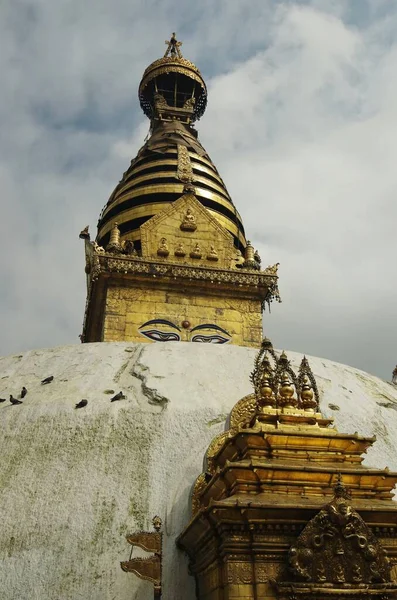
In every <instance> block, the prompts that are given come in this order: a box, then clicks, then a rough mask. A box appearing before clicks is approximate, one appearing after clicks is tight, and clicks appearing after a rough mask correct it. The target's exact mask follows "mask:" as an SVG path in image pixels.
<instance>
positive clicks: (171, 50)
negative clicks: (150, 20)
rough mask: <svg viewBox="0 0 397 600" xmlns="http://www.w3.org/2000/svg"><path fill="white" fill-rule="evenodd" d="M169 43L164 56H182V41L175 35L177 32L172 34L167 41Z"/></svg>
mask: <svg viewBox="0 0 397 600" xmlns="http://www.w3.org/2000/svg"><path fill="white" fill-rule="evenodd" d="M165 43H166V45H167V50H166V51H165V54H164V58H166V57H167V56H172V57H173V58H175V57H176V56H177V57H178V58H182V53H181V51H180V47H181V46H182V42H178V41H177V39H176V37H175V32H174V33H173V34H172V36H171V39H170V40H169V41H166V42H165Z"/></svg>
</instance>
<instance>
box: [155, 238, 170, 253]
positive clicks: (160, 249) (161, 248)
mask: <svg viewBox="0 0 397 600" xmlns="http://www.w3.org/2000/svg"><path fill="white" fill-rule="evenodd" d="M169 253H170V251H169V250H168V244H167V240H166V239H165V238H161V240H160V243H159V247H158V248H157V254H158V255H159V256H168V255H169Z"/></svg>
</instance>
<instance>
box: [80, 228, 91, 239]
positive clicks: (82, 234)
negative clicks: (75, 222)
mask: <svg viewBox="0 0 397 600" xmlns="http://www.w3.org/2000/svg"><path fill="white" fill-rule="evenodd" d="M79 238H80V239H81V240H89V239H90V234H89V233H88V225H86V226H85V227H84V229H83V230H82V231H80V235H79Z"/></svg>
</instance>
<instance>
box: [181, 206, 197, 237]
mask: <svg viewBox="0 0 397 600" xmlns="http://www.w3.org/2000/svg"><path fill="white" fill-rule="evenodd" d="M180 228H181V229H182V231H196V229H197V223H196V217H195V216H194V214H193V213H192V210H191V208H188V209H187V211H186V214H185V216H184V218H183V221H182V223H181V227H180Z"/></svg>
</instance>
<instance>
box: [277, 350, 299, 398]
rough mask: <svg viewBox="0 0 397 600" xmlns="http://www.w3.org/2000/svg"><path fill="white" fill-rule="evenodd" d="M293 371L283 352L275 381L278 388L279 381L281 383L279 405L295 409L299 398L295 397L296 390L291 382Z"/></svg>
mask: <svg viewBox="0 0 397 600" xmlns="http://www.w3.org/2000/svg"><path fill="white" fill-rule="evenodd" d="M288 367H289V368H288ZM291 371H292V369H291V367H290V363H289V360H288V358H287V355H286V354H285V353H284V352H283V353H282V354H281V356H280V358H279V362H278V365H277V369H276V372H275V376H274V379H275V382H276V386H277V383H278V381H280V383H279V385H278V403H279V405H280V406H282V407H286V408H295V407H296V406H297V405H298V398H297V397H296V396H295V392H296V389H295V388H294V385H293V382H292V380H291V379H292V377H291V374H290V372H291ZM278 373H280V375H278Z"/></svg>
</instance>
